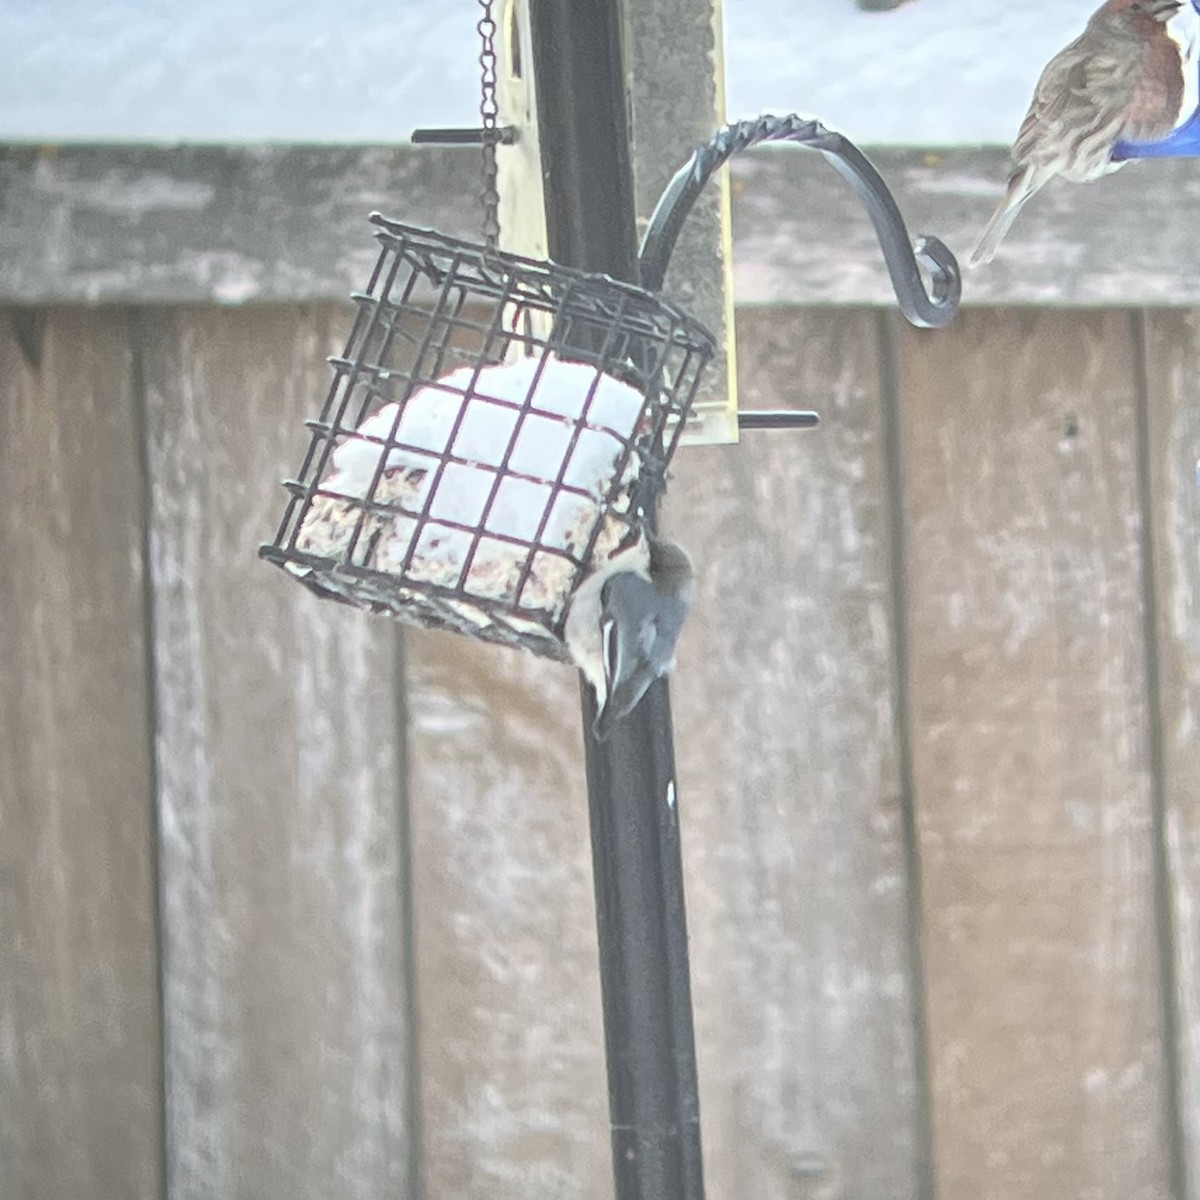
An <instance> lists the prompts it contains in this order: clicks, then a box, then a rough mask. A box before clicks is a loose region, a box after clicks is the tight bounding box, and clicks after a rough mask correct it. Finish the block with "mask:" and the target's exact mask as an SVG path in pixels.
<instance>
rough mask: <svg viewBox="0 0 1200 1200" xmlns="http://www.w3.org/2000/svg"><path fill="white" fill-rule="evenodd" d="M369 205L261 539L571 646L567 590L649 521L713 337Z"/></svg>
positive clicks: (654, 308)
mask: <svg viewBox="0 0 1200 1200" xmlns="http://www.w3.org/2000/svg"><path fill="white" fill-rule="evenodd" d="M371 220H372V221H373V222H374V223H375V224H376V225H377V226H378V229H377V232H376V237H377V238H378V239H379V241H380V242H381V250H380V254H379V258H378V261H377V263H376V266H375V271H374V273H373V275H372V276H371V281H370V284H369V285H368V287H367V289H366V291H365V292H363V293H361V294H356V295H355V296H354V300H355V302H356V304H357V309H358V311H357V316H356V319H355V321H354V324H353V328H352V330H351V333H350V338H349V341H348V343H347V346H346V350H345V353H344V354H343V355H342V356H340V357H337V358H333V359H331V360H330V362H331V363H332V365H333V369H334V380H333V384H332V386H331V387H330V390H329V393H328V396H327V398H326V400H325V404H324V406H323V408H322V409H321V412H320V414H319V416H318V417H317V418H316V419H314V420H310V421H308V422H307V423H306V424H307V426H308V428H309V430H310V437H309V444H308V450H307V453H306V454H305V456H304V460H303V463H302V465H301V468H300V472H299V475H298V476H297V478H295V479H291V480H287V481H285V483H284V486H285V487H286V488H287V490H288V492H289V493H290V498H289V500H288V503H287V507H286V510H285V512H284V515H283V519H282V520H281V522H280V525H279V529H278V532H277V533H276V536H275V539H274V541H273V542H271V543H270V544H268V545H264V546H263V547H261V549H260V554H261V555H262V556H263V557H264V558H266V559H268V560H269V561H271V562H274V563H276V564H278V565H279V566H281V567H283V568H284V569H285V570H287V571H289V572H290V573H291V574H293V575H294V576H296V577H297V578H298V579H299V580H300V581H301V582H303V583H304V584H306V585H307V586H308V587H310V588H311V589H312V590H313V591H315V592H317V593H318V594H320V595H322V596H326V597H330V598H333V599H336V600H340V601H342V602H344V603H347V604H353V605H355V606H358V607H362V608H366V609H369V610H371V611H374V612H384V613H388V614H390V615H392V616H393V617H396V618H398V619H400V620H402V621H405V622H408V623H411V624H416V625H421V626H425V627H430V628H441V629H451V630H455V631H458V632H460V633H466V634H469V635H471V636H474V637H477V638H481V639H483V640H485V641H492V642H499V643H502V644H506V645H512V646H520V647H524V648H526V649H529V650H532V651H534V652H535V653H538V654H542V655H544V656H546V657H551V658H558V659H566V658H567V657H568V656H567V653H566V649H565V647H564V645H563V630H564V624H565V620H566V613H567V606H568V603H569V600H570V597H571V594H572V592H573V590H574V589H575V587H576V586H577V585H578V583H579V582H580V581H581V579H582V578H583V577H584V576H585V575H586V574H587V573H588V572H589V571H590V570H592V569H594V568H595V567H597V566H599V565H601V564H602V563H603V562H605V561H606V560H607V559H608V558H609V557H610V556H611V555H613V554H615V553H617V552H619V551H620V550H621V549H622V548H623V547H625V546H627V545H629V544H630V543H631V542H632V541H633V540H634V539H636V538H638V537H640V536H641V534H642V529H643V524H644V522H645V519H646V516H647V514H648V513H650V512H651V511H652V509H653V507H654V504H655V502H656V500H657V498H658V495H659V493H660V492H661V490H662V488H663V486H664V485H665V482H666V477H667V470H668V467H669V464H670V461H671V457H672V455H673V454H674V452H675V448H676V446H677V444H678V441H679V437H680V434H681V432H682V430H683V426H684V423H685V421H686V420H687V417H688V414H689V411H690V409H691V406H692V402H693V400H694V397H695V393H696V389H697V386H698V384H699V382H700V378H701V375H702V373H703V370H704V368H705V366H706V365H707V363H708V361H709V359H710V358H711V356H712V354H713V352H714V349H715V347H714V341H713V337H712V335H711V334H710V333H709V332H708V330H707V329H705V328H704V326H703V325H701V324H700V323H699V322H698V321H696V320H695V319H693V318H692V317H690V316H688V315H687V314H686V313H684V312H683V311H681V310H680V309H678V308H676V307H675V306H673V305H672V304H670V303H669V302H667V301H664V300H662V299H661V298H660V297H658V296H656V295H653V294H651V293H649V292H646V291H643V290H642V289H640V288H637V287H634V286H631V285H628V284H624V283H619V282H617V281H615V280H612V279H610V278H608V277H607V276H597V275H588V274H584V273H582V272H578V271H573V270H569V269H567V268H564V267H560V266H557V265H556V264H554V263H548V262H537V261H534V260H532V259H525V258H519V257H517V256H514V255H508V254H503V253H498V252H496V251H494V250H489V249H487V248H485V247H484V246H482V245H478V244H474V243H471V242H465V241H461V240H458V239H455V238H450V237H447V236H444V235H442V234H439V233H436V232H432V231H430V230H425V229H417V228H413V227H410V226H406V225H401V224H398V223H396V222H393V221H390V220H388V219H386V218H384V217H381V216H379V215H378V214H374V215H372V217H371Z"/></svg>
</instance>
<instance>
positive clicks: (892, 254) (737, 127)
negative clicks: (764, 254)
mask: <svg viewBox="0 0 1200 1200" xmlns="http://www.w3.org/2000/svg"><path fill="white" fill-rule="evenodd" d="M761 142H795V143H796V144H798V145H801V146H806V147H808V148H809V149H810V150H817V151H819V152H820V154H821V155H822V157H823V158H824V159H825V161H826V162H828V163H829V164H830V166H832V167H833V169H834V170H835V171H837V173H838V174H839V175H841V176H842V177H843V178H844V179H847V180H848V181H849V182H850V184H851V186H852V187H853V188H854V190H855V192H857V193H858V198H859V199H860V200H861V201H862V202H863V204H864V205H865V206H866V209H867V212H868V214H869V215H870V217H871V223H872V224H873V225H874V226H875V233H876V235H877V236H878V238H879V245H880V248H881V249H882V250H883V258H884V262H885V263H886V264H887V269H888V274H889V275H891V278H892V287H893V289H894V290H895V292H896V299H897V300H898V301H899V303H900V311H901V312H903V313H904V315H905V316H906V317H907V318H908V320H909V321H910V322H911V323H912V324H913V325H917V326H920V327H922V328H926V329H937V328H939V327H940V326H942V325H945V324H946V323H947V322H948V321H949V320H950V319H951V318H952V317H953V316H954V314H955V313H956V312H957V311H958V304H959V300H960V299H961V297H962V276H961V274H960V273H959V269H958V262H957V260H956V259H955V257H954V255H953V254H952V253H951V251H950V248H949V247H948V246H947V245H946V244H945V243H944V242H942V241H941V240H940V239H938V238H935V237H921V238H918V239H917V241H916V243H915V244H913V243H912V242H910V240H909V236H908V230H907V228H906V227H905V224H904V218H903V217H902V216H901V215H900V209H899V208H898V207H897V205H896V201H895V200H894V199H893V198H892V194H891V192H890V191H888V186H887V184H886V183H884V182H883V180H882V179H881V178H880V175H879V172H878V171H876V170H875V168H874V167H873V166H872V165H871V163H870V162H869V161H868V159H867V158H866V156H865V155H864V154H863V153H862V152H861V151H860V150H859V149H858V148H857V147H856V146H855V145H854V143H853V142H851V141H850V140H849V139H848V138H846V137H844V136H843V135H842V134H840V133H833V132H831V131H830V130H828V129H826V128H825V127H824V126H823V125H822V124H821V123H820V122H819V121H813V120H808V119H805V118H803V117H798V116H796V115H794V114H793V115H791V116H787V117H760V118H758V119H757V120H754V121H739V122H737V123H735V124H733V125H727V126H725V128H724V129H722V130H721V131H720V132H719V133H718V134H717V135H716V137H714V138H713V139H712V141H711V142H708V143H707V144H706V145H703V146H699V147H697V149H696V150H695V152H694V153H693V154H692V157H691V158H690V159H688V161H687V162H686V163H684V165H683V166H682V167H680V168H679V170H678V171H677V172H676V173H675V176H674V178H673V179H672V180H671V182H670V183H669V184H667V187H666V190H665V191H664V192H663V194H662V196H661V197H660V198H659V201H658V204H657V206H656V207H655V209H654V213H653V215H652V216H651V218H650V224H649V225H648V226H647V228H646V233H645V236H644V237H643V238H642V246H641V250H640V252H639V255H638V259H639V262H640V264H641V275H642V286H643V287H645V288H648V289H649V290H650V291H655V292H656V291H659V290H660V289H661V288H662V285H663V280H664V279H665V278H666V274H667V264H668V263H669V262H670V259H671V252H672V251H673V250H674V249H675V242H676V240H677V239H678V237H679V231H680V230H681V229H682V228H683V223H684V221H685V220H686V219H687V215H688V213H689V212H690V211H691V208H692V205H693V204H694V203H695V202H696V198H697V196H699V195H700V193H701V192H702V191H703V190H704V185H705V184H706V183H707V182H708V181H709V179H710V178H711V177H712V175H713V173H714V172H715V171H716V170H717V169H718V168H719V167H721V166H722V165H724V164H725V163H726V162H728V161H729V159H730V158H732V157H733V155H735V154H736V153H737V152H738V151H739V150H746V149H749V147H751V146H757V145H759V144H760V143H761ZM919 264H924V266H925V267H926V269H927V270H928V271H929V275H930V279H931V282H932V289H931V291H929V290H926V287H925V280H924V278H923V277H922V275H921V267H920V265H919Z"/></svg>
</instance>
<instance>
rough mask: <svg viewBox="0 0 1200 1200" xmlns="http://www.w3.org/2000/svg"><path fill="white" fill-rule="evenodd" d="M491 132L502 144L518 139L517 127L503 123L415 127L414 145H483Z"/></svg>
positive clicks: (494, 138)
mask: <svg viewBox="0 0 1200 1200" xmlns="http://www.w3.org/2000/svg"><path fill="white" fill-rule="evenodd" d="M489 133H490V134H491V135H492V138H493V140H494V141H496V142H499V143H500V145H501V146H511V145H512V144H513V142H515V141H516V140H517V131H516V128H515V127H514V126H512V125H501V126H499V127H498V128H496V129H490V130H489V129H414V130H413V131H412V139H411V140H412V143H413V145H414V146H482V145H483V139H484V137H485V136H486V135H487V134H489Z"/></svg>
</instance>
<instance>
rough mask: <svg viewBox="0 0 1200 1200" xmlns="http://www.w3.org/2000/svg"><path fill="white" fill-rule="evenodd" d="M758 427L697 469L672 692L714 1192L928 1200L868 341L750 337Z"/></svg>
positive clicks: (679, 495)
mask: <svg viewBox="0 0 1200 1200" xmlns="http://www.w3.org/2000/svg"><path fill="white" fill-rule="evenodd" d="M738 336H739V345H740V346H741V352H740V368H741V374H742V384H741V387H742V401H743V404H745V405H746V406H747V407H774V406H780V405H783V406H792V407H800V408H804V407H815V408H818V409H820V410H821V412H822V415H823V417H824V424H823V426H822V428H821V429H820V430H819V431H817V432H815V433H752V434H746V435H745V436H744V437H743V441H742V444H741V445H740V446H737V447H728V448H713V449H708V448H705V449H696V450H690V449H689V450H687V451H684V452H683V453H681V455H680V456H679V459H678V460H677V462H676V466H675V475H676V479H675V481H674V483H673V484H672V491H671V495H670V498H669V502H668V505H667V512H668V524H669V527H670V529H671V531H672V532H673V533H677V534H678V536H679V537H680V538H681V540H683V541H684V542H685V544H687V545H688V546H689V547H690V548H691V550H692V552H693V554H694V555H695V558H696V561H697V564H698V569H699V577H700V590H699V595H698V597H697V600H696V604H695V609H694V612H693V615H692V617H691V619H690V621H689V625H688V628H687V630H686V632H685V635H684V639H683V643H682V646H681V649H680V654H679V657H680V666H679V671H678V674H677V677H676V682H675V686H674V689H673V695H674V698H675V709H676V728H677V733H678V741H679V751H678V753H679V765H680V806H681V811H682V817H683V831H684V839H685V852H686V855H687V861H688V865H689V868H690V871H689V878H688V890H689V900H690V925H691V931H692V946H693V959H692V965H693V974H694V984H693V996H694V999H695V1003H696V1009H697V1018H696V1019H697V1037H698V1041H699V1056H700V1064H701V1087H702V1096H701V1101H702V1114H703V1118H704V1137H705V1141H706V1146H707V1158H708V1167H709V1185H710V1190H711V1191H712V1193H713V1194H714V1195H716V1196H746V1197H750V1196H753V1197H758V1198H761V1200H798V1198H803V1197H828V1198H830V1200H832V1198H835V1197H843V1198H846V1200H850V1198H858V1197H863V1198H864V1200H865V1198H868V1197H892V1198H895V1200H900V1198H905V1197H916V1196H919V1195H922V1194H924V1189H923V1183H922V1171H923V1158H924V1153H925V1146H924V1144H923V1142H924V1135H923V1123H922V1115H921V1106H922V1097H921V1094H920V1093H921V1088H920V1085H919V1076H920V1068H919V1060H918V1055H919V1047H918V1046H917V1045H916V1044H915V1035H914V1031H915V1029H916V1028H917V1024H918V1023H917V1020H916V1011H915V1010H916V1006H917V1004H918V1003H919V995H920V987H919V981H916V980H914V977H913V973H912V964H911V955H910V947H909V941H908V934H907V925H908V916H907V912H908V884H907V882H906V877H905V876H906V850H905V820H904V811H903V810H904V804H905V798H904V796H903V794H902V789H901V781H900V774H899V770H898V756H897V745H896V738H895V731H894V722H893V703H894V698H895V681H894V671H893V653H894V646H893V640H892V623H893V618H892V605H893V597H892V591H891V582H890V565H889V563H890V554H889V537H888V515H887V504H888V501H887V490H888V485H887V475H886V471H885V438H884V430H883V419H882V414H883V409H882V402H881V392H880V382H879V381H880V366H879V361H878V356H877V353H876V346H877V341H878V339H877V337H876V333H875V325H874V319H873V317H872V315H871V314H869V313H867V312H862V311H859V312H850V313H842V314H838V315H836V316H835V315H831V314H828V313H822V314H818V313H806V312H802V311H800V310H790V311H786V310H785V311H783V312H779V311H776V312H766V311H762V310H757V311H750V312H742V313H740V314H739V318H738Z"/></svg>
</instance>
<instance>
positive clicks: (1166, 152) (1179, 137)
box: [1112, 108, 1200, 162]
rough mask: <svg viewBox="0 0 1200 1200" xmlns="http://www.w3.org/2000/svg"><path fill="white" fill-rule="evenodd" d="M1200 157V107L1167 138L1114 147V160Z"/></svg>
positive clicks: (1122, 143)
mask: <svg viewBox="0 0 1200 1200" xmlns="http://www.w3.org/2000/svg"><path fill="white" fill-rule="evenodd" d="M1195 157H1200V108H1198V109H1196V110H1195V112H1193V113H1192V115H1191V116H1190V117H1189V118H1188V119H1187V120H1186V121H1185V122H1184V123H1183V124H1182V125H1180V126H1179V128H1178V129H1176V130H1174V131H1172V132H1171V133H1170V134H1168V135H1167V136H1166V137H1165V138H1162V139H1161V140H1159V141H1157V142H1118V143H1117V144H1116V145H1115V146H1114V147H1113V152H1112V160H1113V162H1126V161H1128V160H1129V159H1131V158H1195Z"/></svg>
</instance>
